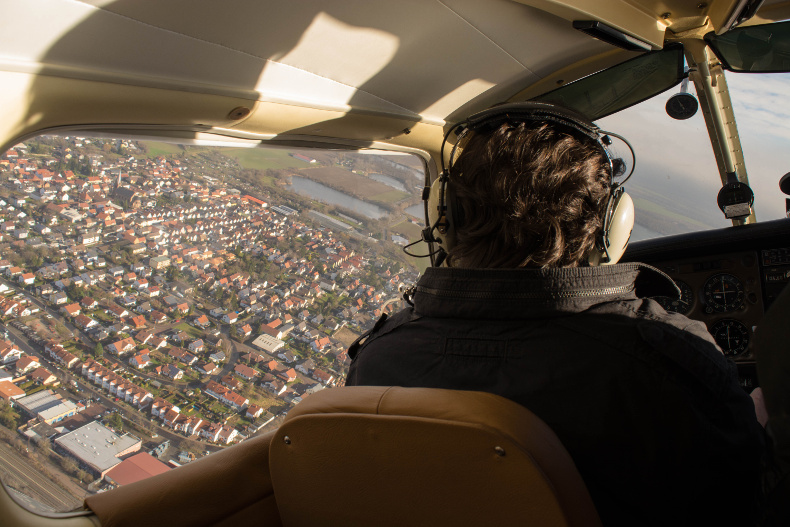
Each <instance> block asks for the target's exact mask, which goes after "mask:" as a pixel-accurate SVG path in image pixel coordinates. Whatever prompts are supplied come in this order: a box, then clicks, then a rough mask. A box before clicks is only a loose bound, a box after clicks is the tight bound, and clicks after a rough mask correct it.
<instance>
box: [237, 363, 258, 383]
mask: <svg viewBox="0 0 790 527" xmlns="http://www.w3.org/2000/svg"><path fill="white" fill-rule="evenodd" d="M233 372H234V373H235V374H236V375H238V376H239V377H241V378H242V379H245V380H248V381H249V380H252V379H254V378H255V377H257V376H258V372H257V371H256V370H255V369H253V368H250V367H249V366H247V365H246V364H237V365H236V367H235V368H233Z"/></svg>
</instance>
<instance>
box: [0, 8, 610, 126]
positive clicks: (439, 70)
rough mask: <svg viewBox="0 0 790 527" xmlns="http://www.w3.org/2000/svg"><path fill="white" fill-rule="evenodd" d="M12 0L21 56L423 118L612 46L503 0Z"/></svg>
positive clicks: (115, 75) (8, 56)
mask: <svg viewBox="0 0 790 527" xmlns="http://www.w3.org/2000/svg"><path fill="white" fill-rule="evenodd" d="M13 4H14V5H10V6H7V8H8V9H9V10H10V11H11V13H8V11H6V16H4V21H3V22H2V24H3V25H4V26H5V27H4V30H3V33H4V41H5V44H3V47H2V59H4V60H5V61H11V62H15V63H17V65H18V66H19V67H21V66H22V65H27V66H36V67H43V68H45V69H46V71H48V72H52V73H54V74H56V75H57V74H60V75H67V76H70V77H77V78H105V79H107V80H115V81H116V82H118V81H120V82H121V83H133V84H143V85H152V86H166V85H173V84H174V85H185V86H189V87H190V90H191V91H216V92H219V93H225V94H228V95H242V96H247V95H251V94H252V95H255V96H256V98H259V99H261V100H271V101H284V102H291V103H293V104H297V105H304V106H309V107H312V106H319V107H326V108H332V109H339V110H342V109H344V108H347V107H353V108H357V109H362V110H370V111H374V112H384V113H391V114H397V115H401V116H413V117H414V116H418V115H419V116H422V120H428V121H441V120H443V119H444V118H445V117H446V116H447V115H449V114H450V113H451V112H452V111H453V110H455V109H457V108H458V107H459V106H461V105H463V104H464V103H465V102H467V101H469V100H472V99H475V98H477V97H483V98H485V99H488V100H490V101H492V102H493V101H494V100H501V99H502V98H503V97H507V96H508V95H510V94H512V93H515V92H517V91H519V90H520V89H522V88H523V87H524V86H527V85H530V84H532V83H535V82H537V81H538V80H540V79H541V78H543V77H544V76H546V75H547V74H549V73H551V72H554V71H557V70H558V69H562V68H563V67H564V66H567V65H569V64H573V63H576V62H579V61H582V60H584V59H586V58H587V57H590V56H595V55H599V54H602V53H607V52H611V46H609V45H607V44H604V43H601V42H599V41H596V40H593V39H591V38H590V37H588V36H586V35H584V34H582V33H580V32H578V31H574V30H573V29H572V28H571V27H570V25H569V23H568V21H567V20H563V19H562V18H559V17H557V16H555V15H552V14H548V13H546V12H544V11H541V10H539V9H536V8H534V7H530V6H527V5H524V4H522V3H518V2H512V1H509V0H492V1H491V0H490V1H486V2H479V1H475V0H444V1H425V0H402V1H397V2H392V1H387V2H385V1H378V0H360V1H347V0H343V1H327V0H301V1H299V2H280V1H261V0H236V1H228V2H216V1H214V0H169V1H166V2H162V1H156V0H151V1H144V0H143V1H141V0H117V1H107V0H83V1H81V2H80V1H74V0H29V1H26V2H15V3H13ZM14 20H36V23H35V24H29V23H27V24H14V23H13V21H14ZM623 58H625V56H624V57H623Z"/></svg>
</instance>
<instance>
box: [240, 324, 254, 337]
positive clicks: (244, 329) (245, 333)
mask: <svg viewBox="0 0 790 527" xmlns="http://www.w3.org/2000/svg"><path fill="white" fill-rule="evenodd" d="M236 334H238V335H239V336H240V337H244V338H247V337H249V336H250V335H251V334H252V326H250V325H249V324H244V325H243V326H241V327H238V328H236Z"/></svg>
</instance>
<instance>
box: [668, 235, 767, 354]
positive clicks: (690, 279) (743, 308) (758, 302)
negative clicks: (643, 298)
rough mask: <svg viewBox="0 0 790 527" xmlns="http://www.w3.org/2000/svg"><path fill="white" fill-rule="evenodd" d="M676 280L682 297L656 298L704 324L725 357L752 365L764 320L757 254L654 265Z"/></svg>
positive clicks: (681, 260) (755, 252)
mask: <svg viewBox="0 0 790 527" xmlns="http://www.w3.org/2000/svg"><path fill="white" fill-rule="evenodd" d="M652 265H654V266H655V267H657V268H659V269H661V270H662V271H664V272H665V273H667V274H668V275H669V276H671V277H672V279H673V280H675V283H676V284H677V285H678V287H679V288H680V291H681V297H680V299H679V300H678V299H671V298H668V297H656V298H655V300H656V301H657V302H659V303H660V304H661V305H662V306H663V307H664V309H666V310H667V311H674V312H677V313H681V314H684V315H686V316H688V317H689V318H693V319H695V320H700V321H702V322H704V323H705V325H706V326H707V327H708V331H710V333H711V335H713V338H714V339H715V340H716V343H717V344H718V345H719V347H720V348H721V349H722V351H723V352H724V354H725V355H726V356H728V357H730V358H731V359H733V360H735V361H751V360H753V359H754V357H753V355H752V352H751V342H752V335H753V334H754V330H755V328H756V327H757V325H758V324H759V322H760V320H761V319H762V317H763V313H764V306H763V295H762V280H761V271H760V260H759V255H758V253H757V251H744V252H735V253H728V254H722V255H711V256H705V257H696V258H688V259H678V260H671V261H662V262H653V263H652Z"/></svg>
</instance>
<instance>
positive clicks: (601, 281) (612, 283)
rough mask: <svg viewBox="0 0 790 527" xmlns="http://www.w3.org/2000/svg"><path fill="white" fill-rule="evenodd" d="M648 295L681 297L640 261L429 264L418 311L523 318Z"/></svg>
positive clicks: (422, 313) (417, 302) (417, 296)
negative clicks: (547, 265)
mask: <svg viewBox="0 0 790 527" xmlns="http://www.w3.org/2000/svg"><path fill="white" fill-rule="evenodd" d="M645 296H669V297H672V298H679V296H680V290H679V289H678V288H677V286H676V285H675V283H674V282H673V281H672V279H671V278H670V277H669V276H667V275H666V274H664V273H663V272H661V271H659V270H658V269H656V268H654V267H651V266H649V265H646V264H641V263H625V264H617V265H607V266H599V267H574V268H559V269H459V268H446V267H429V268H428V269H427V270H426V272H425V274H424V275H423V276H422V277H421V278H420V280H419V282H418V283H417V286H416V289H415V294H414V297H413V300H414V310H415V313H416V314H418V315H420V316H434V317H454V318H465V319H481V318H497V319H504V320H508V319H519V318H524V317H525V316H528V317H541V316H556V315H558V314H563V313H565V314H571V313H577V312H580V311H584V310H585V309H587V308H589V307H592V306H594V305H596V304H600V303H602V302H609V301H616V300H633V299H636V298H641V297H645Z"/></svg>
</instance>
